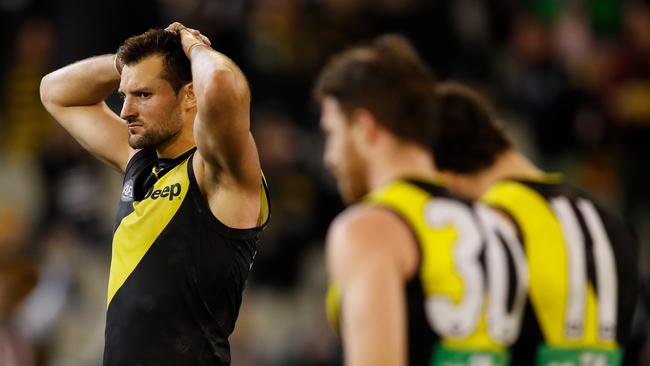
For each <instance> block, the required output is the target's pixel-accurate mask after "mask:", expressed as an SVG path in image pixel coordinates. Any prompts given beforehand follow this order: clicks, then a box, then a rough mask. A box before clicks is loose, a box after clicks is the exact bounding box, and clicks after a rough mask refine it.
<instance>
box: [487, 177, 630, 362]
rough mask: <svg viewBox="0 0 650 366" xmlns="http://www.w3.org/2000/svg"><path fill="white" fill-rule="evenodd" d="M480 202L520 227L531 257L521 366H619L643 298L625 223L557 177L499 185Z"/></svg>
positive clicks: (500, 183)
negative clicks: (635, 310)
mask: <svg viewBox="0 0 650 366" xmlns="http://www.w3.org/2000/svg"><path fill="white" fill-rule="evenodd" d="M483 201H484V202H486V203H488V204H490V205H492V206H494V207H497V208H499V209H501V210H502V211H503V212H505V213H506V214H507V215H509V216H510V217H511V218H512V220H513V221H514V222H516V224H517V226H518V227H519V231H520V235H521V237H522V241H523V244H524V250H525V253H526V259H527V267H528V277H529V279H528V288H529V289H528V293H529V296H528V299H529V301H528V306H527V309H526V314H525V319H526V320H525V321H524V323H523V328H522V335H521V336H520V341H519V342H518V343H519V344H518V345H519V347H518V351H519V353H517V354H516V355H515V359H516V360H518V363H517V364H521V365H533V364H534V363H533V362H536V363H535V364H536V365H551V364H557V365H560V364H562V365H564V364H567V365H583V364H588V365H603V366H605V365H607V366H610V365H620V363H621V357H622V354H621V350H622V346H624V345H625V342H626V339H627V336H628V333H629V330H630V326H631V321H632V314H633V313H634V306H635V303H636V299H637V293H638V272H637V268H638V267H637V251H638V247H637V245H638V244H637V241H636V239H635V237H634V235H633V233H632V232H631V230H630V229H629V228H628V227H627V225H626V224H625V223H623V221H622V220H621V219H620V218H618V217H616V216H615V215H614V214H612V213H611V212H609V211H608V210H606V209H605V208H603V207H602V206H601V205H599V204H598V203H597V202H595V200H594V199H593V198H591V197H590V196H589V195H588V194H587V193H585V192H582V191H580V190H578V189H576V188H574V187H571V186H569V185H567V184H564V183H562V181H561V178H560V177H559V176H556V175H547V176H546V177H545V178H543V179H541V180H539V181H532V180H503V181H500V182H498V183H496V184H495V185H493V186H492V187H491V188H490V189H489V191H488V192H486V194H485V195H484V197H483ZM589 360H591V361H589ZM553 362H555V363H553Z"/></svg>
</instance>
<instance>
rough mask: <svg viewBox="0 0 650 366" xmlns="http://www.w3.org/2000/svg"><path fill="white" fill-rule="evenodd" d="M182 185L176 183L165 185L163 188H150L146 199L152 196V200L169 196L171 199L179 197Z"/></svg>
mask: <svg viewBox="0 0 650 366" xmlns="http://www.w3.org/2000/svg"><path fill="white" fill-rule="evenodd" d="M181 191H182V187H181V184H180V183H174V184H170V185H168V186H165V187H163V188H162V189H156V190H154V189H150V190H149V192H147V194H146V195H145V196H144V199H147V198H149V197H151V199H152V200H156V199H158V198H167V199H169V200H170V201H171V200H173V199H174V197H178V196H180V195H181Z"/></svg>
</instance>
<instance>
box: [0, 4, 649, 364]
mask: <svg viewBox="0 0 650 366" xmlns="http://www.w3.org/2000/svg"><path fill="white" fill-rule="evenodd" d="M173 21H180V22H182V23H184V24H185V25H187V26H189V27H193V28H197V29H199V30H201V31H202V32H203V33H204V34H206V35H208V36H209V37H210V38H211V40H212V43H213V46H214V47H215V48H216V49H217V50H219V51H221V52H223V53H225V54H226V55H228V56H230V57H231V58H232V59H233V60H234V61H235V62H237V63H238V64H239V65H240V66H241V68H242V70H243V71H244V72H245V74H246V75H247V76H248V78H249V81H250V85H251V89H252V93H253V107H252V116H253V118H252V124H253V125H252V128H253V132H254V135H255V137H256V141H257V143H258V145H259V150H260V155H261V158H262V164H263V167H264V171H265V173H266V175H267V177H268V180H269V184H270V186H271V190H272V199H273V220H272V222H271V225H270V227H269V228H268V229H267V230H266V231H265V233H264V235H263V241H262V243H261V247H260V253H259V255H258V257H257V261H256V264H255V266H254V270H253V276H252V278H251V279H250V281H249V286H248V289H247V292H246V296H245V300H244V305H243V308H242V313H241V318H240V320H239V324H238V329H237V331H236V334H235V335H234V336H233V338H232V344H233V364H234V365H263V366H264V365H272V366H274V365H330V364H332V365H336V364H338V363H339V362H340V361H339V351H338V349H337V346H336V342H335V339H334V337H333V335H332V333H331V332H330V330H329V329H328V328H327V325H326V323H325V319H324V311H323V293H324V288H325V285H326V276H325V272H324V264H323V237H324V235H325V230H326V228H327V225H328V224H329V222H330V221H331V219H332V218H333V216H334V215H336V213H338V212H339V211H340V210H341V208H342V206H341V203H340V201H339V199H338V196H337V193H336V188H335V186H334V184H333V180H332V178H331V177H330V176H329V175H328V174H327V173H326V172H325V171H324V169H323V167H322V164H321V163H320V160H321V150H322V148H321V146H322V136H321V134H320V132H319V130H318V110H317V109H316V107H315V106H314V104H313V102H312V100H311V99H310V90H311V88H312V84H313V82H314V78H315V76H316V74H317V72H318V70H319V68H320V67H321V66H322V65H323V64H324V63H325V62H326V61H327V59H328V57H330V56H331V55H332V53H334V52H336V51H339V50H341V49H343V48H345V47H347V46H350V45H354V44H357V43H358V42H361V41H364V40H368V39H370V38H371V37H373V36H375V35H378V34H382V33H386V32H399V33H401V34H404V35H405V36H407V37H408V38H409V39H411V40H412V41H413V43H414V44H415V45H416V47H417V48H418V50H419V51H420V52H421V54H422V55H423V57H424V58H425V59H426V61H427V62H428V63H430V65H431V66H432V67H433V68H434V69H435V72H436V74H437V76H438V78H439V79H441V80H444V79H458V80H461V81H463V82H466V83H468V84H470V85H472V86H473V87H476V88H477V89H479V90H480V91H481V92H483V93H485V94H486V95H487V96H488V97H489V98H490V99H491V100H492V101H494V103H495V104H496V105H497V107H498V110H499V112H500V114H501V116H503V118H504V123H505V124H506V126H507V128H508V131H509V133H510V135H511V137H512V139H513V140H514V142H515V144H516V145H517V146H518V147H520V148H521V149H522V150H523V151H525V152H526V154H527V155H528V156H530V157H531V158H532V159H533V160H534V161H535V163H536V164H538V165H539V166H540V167H541V168H543V169H546V170H549V171H557V172H561V173H563V174H564V176H565V177H566V179H567V180H568V181H569V182H572V183H575V184H577V185H579V186H581V187H584V188H585V189H587V190H589V191H590V192H592V193H593V194H595V195H596V196H597V197H599V198H600V199H601V200H602V201H603V202H604V203H605V204H606V205H608V206H609V207H611V208H613V209H614V210H617V211H618V212H621V213H623V214H624V215H625V216H626V218H627V219H628V221H629V222H630V224H631V225H632V226H633V227H634V228H635V230H636V231H637V233H638V235H639V237H640V238H641V242H642V247H643V248H642V253H643V255H642V257H641V258H640V261H641V264H642V270H643V271H644V273H648V270H649V267H650V266H649V265H648V245H649V239H650V169H649V165H648V159H650V5H649V4H648V2H647V1H615V0H582V1H578V0H574V1H561V0H528V1H514V0H493V1H480V0H455V1H442V0H440V1H433V0H432V1H424V0H422V1H418V0H377V1H371V0H304V1H300V0H249V1H244V0H158V1H155V0H140V1H126V0H110V1H109V0H98V1H82V0H62V1H46V0H40V1H39V0H0V30H1V32H0V55H1V57H0V96H1V97H0V152H1V153H0V364H1V365H7V366H13V365H27V366H31V365H99V364H100V360H101V353H102V348H103V327H104V316H105V306H106V303H105V301H106V286H107V277H108V268H109V261H110V231H111V225H112V221H113V215H114V214H115V208H116V202H117V201H116V197H118V195H119V192H120V185H121V181H120V176H119V175H118V174H117V173H115V172H113V171H111V170H109V169H107V168H105V167H103V166H101V165H100V164H99V163H98V162H96V161H95V160H94V159H93V158H91V157H90V156H88V154H87V153H86V152H84V151H83V150H82V149H81V148H80V147H79V146H78V145H77V144H76V143H75V142H74V141H73V140H72V139H71V138H70V137H69V136H68V135H67V133H65V131H62V130H61V128H60V127H58V125H57V124H56V123H54V122H53V121H52V119H51V117H49V115H48V114H47V113H46V112H45V111H44V110H43V107H42V106H41V104H40V100H39V96H38V87H39V82H40V79H41V77H42V76H43V75H44V74H46V73H47V72H49V71H51V70H53V69H55V68H58V67H61V66H63V65H66V64H68V63H71V62H74V61H76V60H79V59H82V58H85V57H89V56H92V55H97V54H103V53H111V52H114V51H115V50H116V49H117V47H118V46H119V44H120V43H121V42H122V41H123V40H124V39H125V38H126V37H128V36H131V35H135V34H139V33H141V32H143V31H145V30H147V29H149V28H152V27H165V26H166V25H168V24H169V23H171V22H173ZM109 103H110V105H111V107H112V108H114V109H115V110H119V108H120V107H121V106H120V101H119V99H118V98H111V99H110V100H109ZM98 133H99V132H98ZM636 327H637V332H638V333H639V334H641V333H643V331H647V330H648V329H650V328H649V327H648V325H647V323H646V319H645V318H644V317H643V316H642V315H641V314H638V315H637V322H636ZM639 342H640V341H639ZM640 362H642V361H640ZM648 362H650V361H648ZM639 364H641V363H639Z"/></svg>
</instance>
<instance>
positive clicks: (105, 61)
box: [41, 55, 133, 171]
mask: <svg viewBox="0 0 650 366" xmlns="http://www.w3.org/2000/svg"><path fill="white" fill-rule="evenodd" d="M113 60H114V56H113V55H104V56H97V57H91V58H88V59H85V60H82V61H79V62H76V63H74V64H71V65H68V66H65V67H63V68H61V69H58V70H56V71H54V72H52V73H50V74H48V75H46V76H45V77H43V79H42V80H41V101H42V102H43V105H44V106H45V108H46V109H47V110H48V112H50V114H51V115H52V116H53V117H54V118H55V119H56V120H57V121H58V122H59V123H60V124H61V125H62V126H63V127H64V128H65V129H66V130H67V131H68V132H69V133H70V135H72V137H74V139H75V140H77V141H78V142H79V143H80V144H81V145H82V146H83V147H84V148H85V149H86V150H88V151H89V152H90V153H92V154H93V155H95V156H96V157H97V158H99V159H100V160H102V161H104V162H106V163H108V164H110V165H112V166H113V167H115V168H117V169H119V170H121V171H124V170H125V168H126V164H127V162H128V159H129V157H130V154H131V153H132V152H133V150H131V149H130V147H129V145H128V139H127V129H126V125H125V124H124V122H123V121H122V119H121V118H119V117H118V116H117V115H116V114H115V113H113V111H111V110H110V109H109V108H108V106H107V105H106V103H105V102H104V99H106V97H107V96H108V95H109V94H110V93H111V92H112V91H113V90H115V89H116V88H117V87H118V85H119V83H120V75H119V74H118V73H117V71H116V70H115V66H114V63H113V62H114V61H113Z"/></svg>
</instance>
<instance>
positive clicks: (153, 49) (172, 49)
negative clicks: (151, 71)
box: [116, 29, 192, 93]
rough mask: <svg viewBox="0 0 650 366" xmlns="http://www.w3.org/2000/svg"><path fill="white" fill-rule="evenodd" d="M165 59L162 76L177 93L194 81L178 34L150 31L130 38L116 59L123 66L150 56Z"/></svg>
mask: <svg viewBox="0 0 650 366" xmlns="http://www.w3.org/2000/svg"><path fill="white" fill-rule="evenodd" d="M154 55H157V56H161V57H162V58H163V65H164V72H163V75H161V76H162V77H163V78H165V79H166V80H167V81H169V83H170V85H171V86H172V88H173V89H174V91H175V92H176V93H178V91H179V90H180V88H181V87H182V86H183V85H185V84H187V83H189V82H191V81H192V68H191V64H190V60H189V59H188V58H187V56H186V55H185V52H184V51H183V47H182V46H181V37H180V35H179V34H178V33H176V32H168V31H166V30H163V29H150V30H148V31H146V32H144V33H142V34H140V35H137V36H133V37H130V38H128V39H127V40H126V41H124V43H122V45H121V46H120V48H119V49H118V50H117V54H116V58H117V60H118V62H119V63H120V64H122V65H133V64H137V63H138V62H140V61H142V60H144V59H145V58H147V57H149V56H154Z"/></svg>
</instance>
